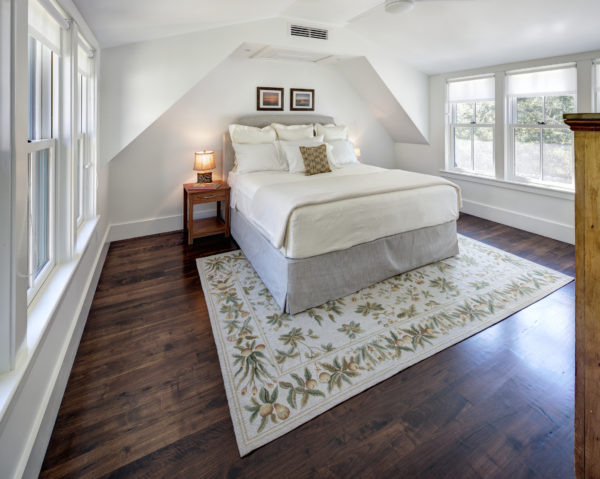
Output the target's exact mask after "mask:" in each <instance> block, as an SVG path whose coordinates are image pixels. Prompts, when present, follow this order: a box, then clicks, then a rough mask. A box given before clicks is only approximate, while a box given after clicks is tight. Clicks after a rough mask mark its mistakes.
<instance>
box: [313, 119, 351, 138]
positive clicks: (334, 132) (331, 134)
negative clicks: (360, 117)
mask: <svg viewBox="0 0 600 479" xmlns="http://www.w3.org/2000/svg"><path fill="white" fill-rule="evenodd" d="M315 131H316V132H317V135H323V136H324V137H325V141H330V140H347V139H348V127H347V126H345V125H333V124H332V125H321V124H320V123H317V124H316V125H315Z"/></svg>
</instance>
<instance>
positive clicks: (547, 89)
mask: <svg viewBox="0 0 600 479" xmlns="http://www.w3.org/2000/svg"><path fill="white" fill-rule="evenodd" d="M507 80H508V81H507V101H508V108H509V117H508V129H507V134H508V144H509V151H508V158H509V169H508V171H509V179H512V180H516V181H522V182H533V183H540V184H546V185H549V186H558V187H563V188H564V187H573V159H574V152H573V133H572V132H571V131H570V129H569V128H568V127H567V125H565V124H564V122H563V119H562V115H563V114H564V113H574V112H575V111H576V93H575V92H576V88H577V76H576V69H575V67H574V66H573V67H571V66H568V67H560V68H554V69H549V70H543V71H539V72H521V73H519V72H515V73H509V76H508V79H507Z"/></svg>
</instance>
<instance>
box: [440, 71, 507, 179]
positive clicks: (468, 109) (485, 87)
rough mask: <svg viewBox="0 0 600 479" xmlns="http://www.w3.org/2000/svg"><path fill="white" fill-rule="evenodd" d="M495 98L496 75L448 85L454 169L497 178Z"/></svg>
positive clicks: (450, 137) (451, 160)
mask: <svg viewBox="0 0 600 479" xmlns="http://www.w3.org/2000/svg"><path fill="white" fill-rule="evenodd" d="M494 95H495V83H494V77H493V76H487V77H483V78H481V77H480V78H470V79H460V80H451V81H449V82H448V115H449V128H448V133H449V146H450V154H449V155H448V157H449V163H450V164H449V165H448V167H449V168H450V169H452V170H458V171H464V172H468V173H476V174H482V175H487V176H493V175H494V172H495V169H494V124H495V121H496V102H495V100H494Z"/></svg>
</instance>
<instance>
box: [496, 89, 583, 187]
mask: <svg viewBox="0 0 600 479" xmlns="http://www.w3.org/2000/svg"><path fill="white" fill-rule="evenodd" d="M548 96H573V98H574V104H575V105H577V94H576V93H575V92H572V91H571V92H562V93H560V94H558V95H554V94H548V95H546V94H544V93H531V94H528V95H507V101H508V106H509V108H508V110H509V114H508V122H507V124H506V139H507V141H506V143H507V146H508V151H507V158H508V162H507V163H508V164H507V167H508V168H507V175H506V176H507V179H509V180H511V181H516V182H519V183H532V184H536V185H540V186H544V185H545V186H552V187H558V188H569V189H571V188H573V187H574V184H575V183H574V181H575V178H574V171H573V167H572V165H573V162H574V157H575V153H574V148H573V149H572V151H571V181H570V183H566V182H564V183H563V182H555V181H549V180H544V164H545V162H544V140H543V138H544V131H545V130H559V131H570V128H569V127H568V126H567V125H566V124H564V123H542V124H540V123H517V121H518V118H517V99H518V98H533V97H542V98H543V101H542V112H543V115H544V117H543V121H545V120H546V117H545V108H546V101H545V100H546V97H548ZM517 129H535V130H538V137H539V150H540V152H539V155H540V156H539V157H540V165H539V175H538V177H539V179H534V178H528V177H526V176H522V175H519V174H517V171H516V170H517V151H516V147H517V143H516V141H515V135H516V130H517Z"/></svg>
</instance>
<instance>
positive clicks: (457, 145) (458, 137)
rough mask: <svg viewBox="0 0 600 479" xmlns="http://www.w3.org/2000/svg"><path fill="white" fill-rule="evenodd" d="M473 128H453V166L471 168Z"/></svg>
mask: <svg viewBox="0 0 600 479" xmlns="http://www.w3.org/2000/svg"><path fill="white" fill-rule="evenodd" d="M472 133H473V128H468V127H463V128H455V129H454V167H455V168H462V169H465V170H471V169H472V168H473V165H472V164H471V135H472Z"/></svg>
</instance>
